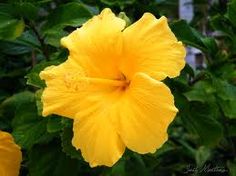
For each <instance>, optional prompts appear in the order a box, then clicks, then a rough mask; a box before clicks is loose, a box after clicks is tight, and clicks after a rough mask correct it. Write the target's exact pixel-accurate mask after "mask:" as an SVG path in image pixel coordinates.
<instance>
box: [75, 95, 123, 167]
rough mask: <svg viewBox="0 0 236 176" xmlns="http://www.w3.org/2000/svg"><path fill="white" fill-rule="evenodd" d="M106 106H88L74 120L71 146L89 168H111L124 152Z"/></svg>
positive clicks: (98, 104)
mask: <svg viewBox="0 0 236 176" xmlns="http://www.w3.org/2000/svg"><path fill="white" fill-rule="evenodd" d="M97 98H98V97H97ZM99 98H102V97H99ZM103 103H104V102H103ZM108 106H109V105H108V104H106V105H105V104H102V103H95V104H90V105H89V106H87V107H86V109H84V110H82V112H81V113H78V118H76V119H74V127H73V131H74V137H73V140H72V144H73V146H75V147H76V148H77V149H80V150H81V152H82V156H83V157H84V159H85V161H87V162H89V164H90V166H91V167H95V166H100V165H105V166H109V167H111V166H113V165H114V164H115V163H116V162H117V161H118V160H119V159H120V158H121V156H122V155H123V153H124V151H125V146H124V144H123V142H122V141H121V139H120V136H119V135H118V134H117V132H116V131H115V128H114V126H113V125H112V123H111V121H110V119H111V116H112V111H109V110H107V109H105V108H109V107H108Z"/></svg>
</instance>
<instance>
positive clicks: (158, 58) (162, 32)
mask: <svg viewBox="0 0 236 176" xmlns="http://www.w3.org/2000/svg"><path fill="white" fill-rule="evenodd" d="M123 36H124V54H125V56H124V59H123V60H122V62H121V65H120V69H121V71H122V72H123V73H124V74H125V75H126V76H127V77H128V78H129V79H132V77H133V76H134V75H135V73H136V72H144V73H146V74H148V75H149V76H151V77H153V78H155V79H158V80H162V79H164V78H165V77H166V76H168V77H170V78H173V77H176V76H178V75H179V73H180V70H181V69H182V68H183V67H184V65H185V61H184V57H185V54H186V51H185V48H184V47H183V45H182V43H181V42H178V41H177V39H176V37H175V35H174V34H173V33H172V31H171V30H170V28H169V26H168V23H167V19H166V18H165V17H161V18H160V19H156V18H155V16H153V15H152V14H150V13H145V14H144V15H143V17H142V18H141V19H140V20H139V21H137V22H136V23H134V24H132V25H131V26H129V27H128V28H126V29H125V30H124V32H123Z"/></svg>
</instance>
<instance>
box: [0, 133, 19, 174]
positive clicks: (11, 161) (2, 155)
mask: <svg viewBox="0 0 236 176" xmlns="http://www.w3.org/2000/svg"><path fill="white" fill-rule="evenodd" d="M21 160H22V154H21V151H20V147H19V146H18V145H16V144H15V143H14V140H13V138H12V136H11V135H10V134H9V133H6V132H2V131H0V175H1V176H18V175H19V171H20V163H21Z"/></svg>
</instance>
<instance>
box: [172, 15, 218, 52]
mask: <svg viewBox="0 0 236 176" xmlns="http://www.w3.org/2000/svg"><path fill="white" fill-rule="evenodd" d="M170 27H171V30H172V31H173V32H174V33H175V35H176V37H177V38H178V39H179V40H180V41H182V42H183V43H185V44H187V45H190V46H193V47H195V48H198V49H200V50H201V51H203V52H204V53H210V54H212V55H214V54H216V52H217V50H218V47H217V44H216V42H215V40H214V39H213V38H209V37H204V36H202V35H201V34H200V33H199V32H198V31H196V30H195V29H194V28H192V27H191V26H189V24H188V23H187V22H186V21H184V20H179V21H175V22H173V23H171V25H170Z"/></svg>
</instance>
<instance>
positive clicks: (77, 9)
mask: <svg viewBox="0 0 236 176" xmlns="http://www.w3.org/2000/svg"><path fill="white" fill-rule="evenodd" d="M91 16H92V14H91V13H90V11H89V10H88V9H87V8H86V7H85V6H83V5H81V4H80V3H77V2H70V3H67V4H63V5H61V6H60V7H58V8H57V9H55V10H54V11H53V12H52V13H51V14H50V16H49V17H48V21H47V23H46V24H45V26H44V31H45V32H49V31H53V30H56V31H58V30H60V29H63V28H64V27H65V26H73V27H78V26H81V25H82V24H83V23H84V22H85V21H87V20H88V19H89V18H91Z"/></svg>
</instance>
